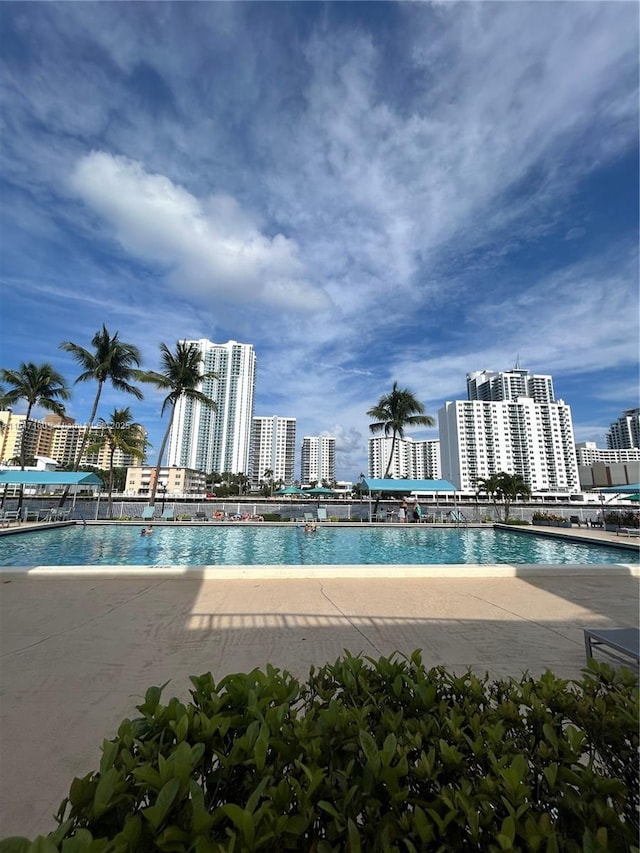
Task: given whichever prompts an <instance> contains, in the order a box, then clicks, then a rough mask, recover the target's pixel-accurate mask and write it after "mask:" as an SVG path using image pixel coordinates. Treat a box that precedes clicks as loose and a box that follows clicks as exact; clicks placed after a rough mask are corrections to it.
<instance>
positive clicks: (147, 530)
mask: <svg viewBox="0 0 640 853" xmlns="http://www.w3.org/2000/svg"><path fill="white" fill-rule="evenodd" d="M152 533H153V527H152V526H151V525H149V526H148V527H143V528H142V530H141V531H140V536H151V534H152Z"/></svg>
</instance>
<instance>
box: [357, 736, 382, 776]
mask: <svg viewBox="0 0 640 853" xmlns="http://www.w3.org/2000/svg"><path fill="white" fill-rule="evenodd" d="M360 746H361V747H362V751H363V752H364V755H365V758H366V759H367V761H368V762H369V764H370V765H371V766H372V768H374V770H378V769H379V768H380V765H381V760H380V755H379V753H378V745H377V744H376V742H375V740H374V739H373V737H372V736H371V735H370V734H369V732H368V731H366V730H365V729H361V730H360Z"/></svg>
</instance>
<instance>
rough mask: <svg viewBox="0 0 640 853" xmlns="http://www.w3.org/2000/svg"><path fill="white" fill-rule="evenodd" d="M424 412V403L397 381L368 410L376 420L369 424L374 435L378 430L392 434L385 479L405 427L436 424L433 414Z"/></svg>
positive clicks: (368, 415) (370, 415)
mask: <svg viewBox="0 0 640 853" xmlns="http://www.w3.org/2000/svg"><path fill="white" fill-rule="evenodd" d="M424 412H425V408H424V406H423V405H422V403H421V402H420V401H419V400H417V399H416V398H415V396H414V395H413V393H412V392H411V391H409V390H408V389H406V388H405V389H404V390H400V389H399V388H398V383H397V382H394V383H393V388H392V389H391V393H390V394H385V395H384V396H383V397H381V398H380V399H379V400H378V402H377V403H376V405H375V406H374V407H373V408H372V409H369V411H368V412H367V417H368V418H372V419H373V420H374V423H372V424H369V429H370V430H371V432H372V433H373V434H374V435H375V434H376V433H378V432H384V434H385V436H388V435H389V433H391V436H392V438H391V452H390V453H389V460H388V462H387V468H386V470H385V472H384V478H383V479H386V478H387V477H388V476H389V471H390V470H391V463H392V462H393V454H394V453H395V449H396V442H397V440H398V438H404V429H405V427H407V426H426V427H432V426H434V425H435V421H434V419H433V418H432V417H431V415H425V414H424Z"/></svg>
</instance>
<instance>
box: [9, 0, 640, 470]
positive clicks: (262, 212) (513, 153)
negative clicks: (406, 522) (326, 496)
mask: <svg viewBox="0 0 640 853" xmlns="http://www.w3.org/2000/svg"><path fill="white" fill-rule="evenodd" d="M638 16H639V10H638V6H637V5H636V4H624V3H623V4H611V3H599V2H595V3H591V4H566V3H555V2H549V3H544V4H535V3H527V2H524V3H517V4H509V3H490V4H489V3H473V2H471V3H467V4H443V3H435V4H403V3H386V2H381V3H368V2H364V3H350V2H344V3H327V4H302V3H300V4H279V3H270V2H266V3H253V2H247V3H241V4H237V3H225V2H221V3H210V4H195V3H193V4H192V3H181V4H172V3H163V4H156V3H153V2H152V3H148V4H128V3H122V4H62V3H60V4H59V3H55V2H54V3H49V4H6V6H5V8H4V10H3V15H2V18H1V19H0V38H2V47H3V49H2V51H1V52H0V67H1V68H2V72H3V81H4V86H3V91H2V115H3V120H4V125H5V133H4V136H3V154H4V156H3V157H2V158H0V169H1V183H0V186H1V187H2V199H3V204H2V207H1V210H0V215H1V216H2V224H1V226H0V233H1V234H2V242H1V245H0V276H1V280H2V289H3V299H2V311H1V314H0V332H1V334H0V366H2V367H7V368H17V367H18V366H19V364H20V362H22V361H25V362H26V361H34V362H36V363H39V362H43V361H50V362H51V363H52V364H53V365H54V367H55V368H56V369H58V370H59V371H60V372H62V373H63V374H64V375H65V376H66V377H67V379H68V382H69V384H72V383H73V380H74V379H75V377H76V376H77V371H76V369H75V365H74V364H73V362H72V361H71V359H70V358H69V356H68V355H67V354H65V353H64V352H62V351H61V350H59V348H58V347H59V344H60V342H61V341H64V340H71V341H74V342H76V343H78V344H80V345H82V346H89V342H90V340H91V337H92V336H93V334H94V333H95V331H96V330H97V329H99V328H100V327H101V325H102V323H105V324H106V326H107V328H108V329H109V331H110V332H112V333H113V332H115V331H119V333H120V337H121V339H122V340H125V341H127V342H130V343H133V344H136V345H137V346H139V347H140V349H141V351H142V355H143V359H144V363H143V367H144V368H146V369H152V370H155V369H157V368H158V365H159V344H160V342H161V341H163V342H165V343H166V344H167V345H168V346H169V347H173V346H174V344H175V342H176V341H177V340H179V339H180V340H182V339H190V340H198V339H202V338H207V339H209V340H211V341H227V340H236V341H242V342H247V343H250V344H252V345H253V347H254V349H255V353H256V357H257V363H258V366H257V373H256V394H255V405H254V414H255V415H259V416H265V417H266V416H272V415H278V416H286V417H294V418H296V421H297V432H298V435H299V436H304V435H319V434H322V433H325V434H328V435H332V436H335V437H336V477H337V479H345V480H354V481H355V480H357V478H358V475H359V474H360V472H362V471H365V470H366V465H367V445H368V439H369V437H370V433H369V429H368V427H369V421H368V419H367V417H366V412H367V410H368V409H370V408H371V406H373V405H374V404H375V403H376V402H377V400H378V399H379V398H380V397H381V396H382V395H383V394H386V393H388V392H389V390H390V389H391V386H392V384H393V382H394V380H397V381H398V384H399V386H400V387H401V388H409V389H410V390H411V391H412V392H413V393H414V395H415V396H416V397H417V399H419V400H420V401H421V402H423V403H424V405H425V407H426V411H427V413H428V414H429V415H431V416H432V417H434V418H435V417H437V414H438V411H439V409H440V408H441V407H442V406H443V405H444V403H445V402H447V401H456V400H462V399H465V398H466V387H465V379H466V374H467V373H468V372H470V371H508V370H510V369H511V368H513V367H514V366H515V365H516V364H521V365H522V367H523V368H527V369H529V370H530V371H531V372H532V373H536V374H550V375H553V378H554V390H555V396H556V398H559V399H563V400H564V401H565V402H566V403H567V404H568V405H569V406H571V411H572V415H573V427H574V437H575V440H576V442H584V441H595V442H596V443H597V444H598V446H600V447H604V446H605V435H606V432H607V431H608V430H609V428H610V425H611V424H612V423H613V422H614V421H616V420H617V418H619V417H620V415H621V413H622V412H623V411H624V410H627V409H631V408H633V407H635V406H637V401H638V340H639V326H638V314H639V312H638V184H639V181H638V177H639V174H638V53H639V51H638V47H639V45H638ZM94 393H95V387H94V386H93V385H92V384H91V383H83V384H80V385H76V386H74V387H73V397H72V399H71V401H70V403H69V404H68V406H67V411H68V414H69V416H70V417H73V418H75V419H76V421H77V422H79V423H84V422H85V421H86V419H87V416H88V413H89V411H90V408H91V401H92V399H93V396H94ZM116 405H130V406H131V409H132V412H133V415H134V418H135V420H136V421H138V422H140V423H142V424H144V425H145V427H146V428H147V430H148V432H149V438H150V441H151V443H152V445H153V447H152V448H151V449H150V451H149V454H148V455H149V459H150V460H151V461H152V462H153V461H155V460H154V454H156V453H157V450H158V448H159V445H160V440H161V436H162V433H163V431H164V428H165V426H166V418H165V419H161V418H160V405H161V395H160V394H159V393H156V392H154V391H152V390H151V389H148V390H147V389H145V399H144V400H143V401H142V402H137V401H135V400H133V399H131V400H129V399H127V398H126V397H123V396H122V395H119V394H117V393H115V392H113V391H112V389H110V388H106V389H105V392H104V394H103V398H102V402H101V407H100V411H99V412H98V414H99V415H101V416H102V417H108V414H109V413H110V412H111V411H112V410H113V408H114V406H116ZM437 434H438V432H437V427H434V428H432V429H425V430H416V431H412V432H411V437H413V438H416V439H432V438H437ZM165 463H166V458H165Z"/></svg>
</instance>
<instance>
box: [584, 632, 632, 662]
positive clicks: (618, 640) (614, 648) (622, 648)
mask: <svg viewBox="0 0 640 853" xmlns="http://www.w3.org/2000/svg"><path fill="white" fill-rule="evenodd" d="M584 647H585V651H586V653H587V660H589V658H592V657H593V652H594V649H599V650H600V651H602V653H603V654H605V655H607V656H608V657H611V658H613V659H614V660H617V661H619V662H620V663H629V661H630V660H631V661H635V663H636V664H640V630H639V629H638V628H593V629H592V628H585V629H584Z"/></svg>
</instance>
